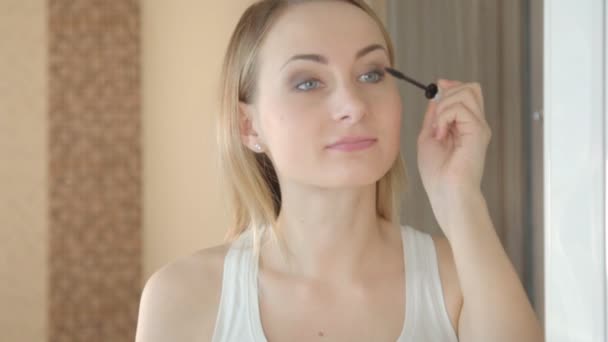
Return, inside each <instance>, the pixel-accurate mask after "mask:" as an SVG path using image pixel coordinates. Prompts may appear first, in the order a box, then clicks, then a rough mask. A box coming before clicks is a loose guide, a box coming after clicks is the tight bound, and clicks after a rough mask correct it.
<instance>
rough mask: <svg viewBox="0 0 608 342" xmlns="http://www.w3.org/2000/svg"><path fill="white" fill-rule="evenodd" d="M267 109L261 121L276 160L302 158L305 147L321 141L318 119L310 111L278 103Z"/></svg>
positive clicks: (291, 104)
mask: <svg viewBox="0 0 608 342" xmlns="http://www.w3.org/2000/svg"><path fill="white" fill-rule="evenodd" d="M267 108H268V109H267V110H266V111H265V119H264V121H263V126H264V132H265V138H266V140H267V141H268V143H269V145H270V146H271V148H272V151H273V155H274V157H275V158H276V159H280V160H282V159H286V158H287V159H289V158H292V157H294V158H295V157H297V156H298V155H299V156H302V155H303V154H306V153H307V152H306V151H307V147H311V146H313V145H314V144H316V143H317V142H318V141H319V139H321V137H319V136H318V135H319V122H318V118H315V115H314V113H312V112H311V111H310V110H308V109H306V108H300V107H298V106H297V105H294V104H293V103H289V104H282V103H280V102H278V101H277V102H275V105H273V106H269V107H267ZM280 160H277V162H280Z"/></svg>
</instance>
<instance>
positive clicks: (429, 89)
mask: <svg viewBox="0 0 608 342" xmlns="http://www.w3.org/2000/svg"><path fill="white" fill-rule="evenodd" d="M384 69H385V70H386V72H388V73H389V74H391V75H393V76H394V77H396V78H398V79H401V80H404V81H407V82H409V83H411V84H413V85H415V86H416V87H418V88H420V89H423V90H424V96H426V98H427V99H429V100H430V99H433V100H438V99H439V95H438V93H439V88H438V87H437V85H436V84H435V83H431V84H429V85H427V86H425V85H424V84H422V83H420V82H418V81H416V80H414V79H413V78H410V77H407V76H405V75H404V74H403V73H402V72H400V71H398V70H395V69H392V68H384Z"/></svg>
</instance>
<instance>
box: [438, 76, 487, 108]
mask: <svg viewBox="0 0 608 342" xmlns="http://www.w3.org/2000/svg"><path fill="white" fill-rule="evenodd" d="M462 89H467V90H469V91H471V92H472V93H473V95H474V96H475V100H476V101H477V103H478V104H479V108H480V109H481V113H482V114H483V113H485V112H484V103H483V93H482V90H481V85H480V84H479V83H477V82H473V83H461V84H460V85H458V86H452V87H450V88H449V89H447V90H446V91H445V92H444V94H443V97H448V96H451V95H452V94H454V93H456V92H459V91H460V90H462Z"/></svg>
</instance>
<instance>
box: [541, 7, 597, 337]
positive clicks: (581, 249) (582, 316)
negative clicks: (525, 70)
mask: <svg viewBox="0 0 608 342" xmlns="http://www.w3.org/2000/svg"><path fill="white" fill-rule="evenodd" d="M605 6H606V5H605V3H604V1H603V0H585V1H576V2H575V1H570V0H553V1H550V0H547V1H545V18H544V24H545V51H544V53H545V58H544V60H545V64H544V86H545V94H544V103H545V130H544V134H545V135H544V137H545V141H544V146H545V161H544V162H545V301H546V305H545V322H546V331H547V341H551V342H561V341H564V342H566V341H568V342H570V341H581V342H596V341H606V338H607V336H606V254H605V253H606V230H605V219H606V201H605V198H606V197H605V196H606V187H605V186H606V164H605V163H606V148H605V140H606V133H607V132H608V131H607V128H606V126H605V124H606V111H605V104H606V102H605V100H606V84H605V75H606V74H605V68H606V65H608V63H607V62H608V61H607V60H606V51H605V49H604V44H605V42H606V40H605V31H604V29H605V25H606V14H605V13H606V12H605Z"/></svg>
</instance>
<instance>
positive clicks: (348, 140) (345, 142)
mask: <svg viewBox="0 0 608 342" xmlns="http://www.w3.org/2000/svg"><path fill="white" fill-rule="evenodd" d="M376 141H377V139H376V138H372V137H344V138H342V139H340V140H338V141H337V142H335V143H333V144H331V145H329V146H328V147H327V148H329V149H338V150H343V151H354V150H361V149H365V148H367V147H370V146H371V145H373V144H375V143H376Z"/></svg>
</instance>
